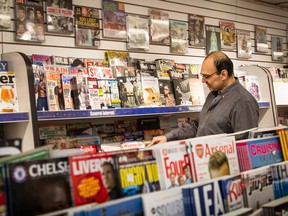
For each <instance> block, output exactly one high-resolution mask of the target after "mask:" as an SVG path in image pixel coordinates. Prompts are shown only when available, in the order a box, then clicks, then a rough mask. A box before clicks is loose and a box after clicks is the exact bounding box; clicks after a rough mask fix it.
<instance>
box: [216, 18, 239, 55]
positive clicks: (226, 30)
mask: <svg viewBox="0 0 288 216" xmlns="http://www.w3.org/2000/svg"><path fill="white" fill-rule="evenodd" d="M219 26H220V36H221V49H226V50H232V51H234V50H236V30H235V23H233V22H225V21H220V23H219Z"/></svg>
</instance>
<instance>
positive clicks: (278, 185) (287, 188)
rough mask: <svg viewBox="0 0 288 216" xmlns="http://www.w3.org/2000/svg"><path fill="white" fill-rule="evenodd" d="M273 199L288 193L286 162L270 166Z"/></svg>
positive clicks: (287, 168) (287, 167)
mask: <svg viewBox="0 0 288 216" xmlns="http://www.w3.org/2000/svg"><path fill="white" fill-rule="evenodd" d="M271 172H272V178H273V191H274V195H275V199H277V198H280V197H285V196H287V195H288V162H287V161H284V162H282V163H277V164H273V165H272V166H271Z"/></svg>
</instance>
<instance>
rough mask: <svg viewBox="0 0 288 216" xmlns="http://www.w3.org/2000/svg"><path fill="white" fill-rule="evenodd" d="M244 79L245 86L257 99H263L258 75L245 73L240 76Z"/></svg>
mask: <svg viewBox="0 0 288 216" xmlns="http://www.w3.org/2000/svg"><path fill="white" fill-rule="evenodd" d="M239 79H240V80H243V81H244V87H245V88H246V89H247V90H248V91H249V92H250V93H251V94H252V95H253V96H254V97H255V99H256V100H257V101H261V100H262V95H261V86H260V81H259V79H258V76H254V75H244V76H240V77H239Z"/></svg>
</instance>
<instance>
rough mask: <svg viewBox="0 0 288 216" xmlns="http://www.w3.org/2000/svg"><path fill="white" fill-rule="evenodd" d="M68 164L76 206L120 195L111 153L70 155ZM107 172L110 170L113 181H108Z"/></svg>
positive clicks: (104, 200)
mask: <svg viewBox="0 0 288 216" xmlns="http://www.w3.org/2000/svg"><path fill="white" fill-rule="evenodd" d="M69 165H70V172H71V183H72V191H73V200H74V204H75V205H76V206H78V205H83V204H88V203H92V202H94V203H95V202H96V203H103V202H106V201H108V200H111V199H116V198H119V197H120V191H119V189H117V178H116V175H115V173H116V170H115V159H114V155H113V154H107V153H100V154H88V155H80V156H72V157H69ZM109 172H112V173H111V174H112V175H113V176H114V179H111V181H114V182H109V179H108V176H107V175H109ZM113 173H114V174H113ZM112 183H113V185H112ZM112 187H114V188H112ZM112 189H113V190H112ZM113 192H115V193H113ZM110 195H111V197H110Z"/></svg>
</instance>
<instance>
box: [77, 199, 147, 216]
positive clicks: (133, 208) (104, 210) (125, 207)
mask: <svg viewBox="0 0 288 216" xmlns="http://www.w3.org/2000/svg"><path fill="white" fill-rule="evenodd" d="M86 212H88V214H89V215H95V216H96V215H99V216H100V215H103V214H105V215H106V216H115V215H143V204H142V198H141V197H140V196H133V197H126V198H122V199H118V200H113V201H110V202H108V203H105V204H100V205H97V206H95V207H92V208H91V210H87V211H86ZM81 214H82V212H81Z"/></svg>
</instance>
